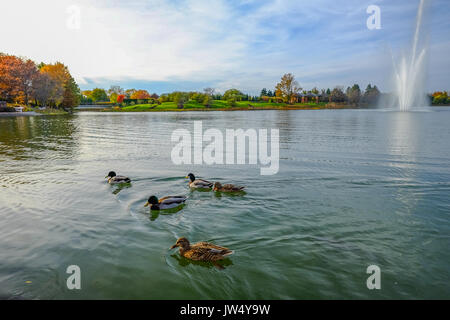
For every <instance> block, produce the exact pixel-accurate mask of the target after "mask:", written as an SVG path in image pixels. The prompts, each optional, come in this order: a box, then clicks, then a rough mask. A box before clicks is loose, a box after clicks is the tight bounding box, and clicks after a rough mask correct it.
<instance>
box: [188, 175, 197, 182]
mask: <svg viewBox="0 0 450 320" xmlns="http://www.w3.org/2000/svg"><path fill="white" fill-rule="evenodd" d="M186 179H190V180H191V182H192V181H194V180H195V176H194V174H193V173H189V174H188V175H187V176H186Z"/></svg>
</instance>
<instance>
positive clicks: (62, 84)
mask: <svg viewBox="0 0 450 320" xmlns="http://www.w3.org/2000/svg"><path fill="white" fill-rule="evenodd" d="M40 72H41V73H45V74H48V75H49V76H50V77H51V78H52V80H53V81H54V87H53V90H52V93H51V95H50V99H49V100H50V102H51V103H52V104H53V105H54V106H59V105H61V103H62V101H63V100H64V94H65V90H66V88H67V87H69V88H72V86H71V85H70V84H69V83H68V82H71V81H72V79H73V78H72V76H71V75H70V72H69V69H68V68H67V67H66V66H65V65H64V64H62V63H61V62H56V63H55V64H46V65H44V66H42V67H41V69H40ZM72 89H74V88H72Z"/></svg>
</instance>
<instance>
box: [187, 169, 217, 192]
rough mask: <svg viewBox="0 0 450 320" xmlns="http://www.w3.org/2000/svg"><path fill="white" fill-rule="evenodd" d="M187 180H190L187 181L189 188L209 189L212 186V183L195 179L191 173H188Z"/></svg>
mask: <svg viewBox="0 0 450 320" xmlns="http://www.w3.org/2000/svg"><path fill="white" fill-rule="evenodd" d="M186 178H187V179H190V181H189V187H191V188H194V189H211V188H212V186H213V183H212V182H210V181H207V180H202V179H196V178H195V176H194V175H193V174H192V173H189V174H188V175H187V176H186Z"/></svg>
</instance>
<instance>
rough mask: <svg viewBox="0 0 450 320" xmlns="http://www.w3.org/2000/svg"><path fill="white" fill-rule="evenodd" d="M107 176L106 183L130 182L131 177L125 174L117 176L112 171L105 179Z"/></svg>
mask: <svg viewBox="0 0 450 320" xmlns="http://www.w3.org/2000/svg"><path fill="white" fill-rule="evenodd" d="M106 178H108V183H111V184H116V183H130V182H131V179H130V178H128V177H125V176H118V175H116V173H115V172H114V171H110V172H109V173H108V175H107V176H106V177H105V179H106Z"/></svg>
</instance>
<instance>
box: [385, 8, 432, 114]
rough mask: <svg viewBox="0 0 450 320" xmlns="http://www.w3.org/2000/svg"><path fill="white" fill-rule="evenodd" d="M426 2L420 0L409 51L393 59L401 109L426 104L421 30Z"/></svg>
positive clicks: (424, 53)
mask: <svg viewBox="0 0 450 320" xmlns="http://www.w3.org/2000/svg"><path fill="white" fill-rule="evenodd" d="M426 2H427V1H426V0H420V4H419V8H418V10H417V18H416V25H415V31H414V37H413V40H412V47H411V50H410V52H409V53H405V54H403V55H402V56H401V57H400V59H399V62H398V63H395V61H393V64H394V83H395V91H394V94H395V96H396V99H395V100H396V105H397V106H399V108H400V110H401V111H408V110H410V109H411V108H413V107H423V106H425V105H426V104H427V102H426V94H425V75H426V72H425V63H426V55H427V47H426V45H425V39H424V32H423V20H424V11H425V9H426V8H425V6H426ZM393 60H394V59H393Z"/></svg>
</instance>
